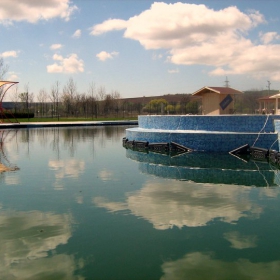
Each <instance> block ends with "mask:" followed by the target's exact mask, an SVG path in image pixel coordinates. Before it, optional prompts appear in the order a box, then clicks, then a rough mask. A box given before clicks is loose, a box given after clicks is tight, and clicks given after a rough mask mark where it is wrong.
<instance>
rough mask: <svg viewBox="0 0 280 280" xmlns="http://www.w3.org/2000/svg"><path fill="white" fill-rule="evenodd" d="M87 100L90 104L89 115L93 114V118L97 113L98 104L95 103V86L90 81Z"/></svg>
mask: <svg viewBox="0 0 280 280" xmlns="http://www.w3.org/2000/svg"><path fill="white" fill-rule="evenodd" d="M88 95H89V102H90V105H91V116H92V118H93V115H94V114H95V118H97V115H98V104H97V96H96V88H95V84H94V83H93V82H92V83H91V84H90V85H89V88H88Z"/></svg>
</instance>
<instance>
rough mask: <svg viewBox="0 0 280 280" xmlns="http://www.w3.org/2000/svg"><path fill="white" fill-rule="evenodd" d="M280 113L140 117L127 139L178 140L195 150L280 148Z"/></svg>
mask: <svg viewBox="0 0 280 280" xmlns="http://www.w3.org/2000/svg"><path fill="white" fill-rule="evenodd" d="M279 131H280V115H217V116H213V115H207V116H205V115H203V116H202V115H183V116H158V115H155V116H144V115H143V116H138V127H136V128H128V129H126V140H128V141H136V142H137V141H141V142H144V143H145V142H146V143H149V144H151V143H158V144H159V143H177V144H179V145H182V146H184V147H186V148H188V149H191V150H194V151H204V152H230V151H232V150H234V149H236V148H238V147H240V146H243V145H246V144H247V145H249V146H250V147H254V146H257V147H259V148H263V149H274V150H276V151H279V143H278V137H279V135H278V132H279Z"/></svg>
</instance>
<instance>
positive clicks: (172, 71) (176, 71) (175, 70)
mask: <svg viewBox="0 0 280 280" xmlns="http://www.w3.org/2000/svg"><path fill="white" fill-rule="evenodd" d="M179 72H180V71H179V69H170V70H168V73H169V74H177V73H179Z"/></svg>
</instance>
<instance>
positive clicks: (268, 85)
mask: <svg viewBox="0 0 280 280" xmlns="http://www.w3.org/2000/svg"><path fill="white" fill-rule="evenodd" d="M270 85H271V82H270V81H267V88H268V95H269V94H270Z"/></svg>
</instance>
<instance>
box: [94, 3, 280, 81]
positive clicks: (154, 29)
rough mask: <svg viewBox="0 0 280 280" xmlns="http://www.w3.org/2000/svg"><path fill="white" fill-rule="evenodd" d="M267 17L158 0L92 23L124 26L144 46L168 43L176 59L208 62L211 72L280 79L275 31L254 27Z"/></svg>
mask: <svg viewBox="0 0 280 280" xmlns="http://www.w3.org/2000/svg"><path fill="white" fill-rule="evenodd" d="M262 23H265V19H264V17H263V15H261V14H260V13H259V12H258V11H250V12H248V13H247V14H246V13H243V12H241V11H240V10H239V9H238V8H237V7H228V8H225V9H222V10H213V9H210V8H208V7H206V6H205V5H196V4H187V3H175V4H167V3H157V2H156V3H153V4H152V5H151V7H150V9H148V10H145V11H143V12H142V13H140V14H139V15H136V16H134V17H131V18H129V19H128V20H126V21H124V20H121V19H109V20H106V21H104V22H103V23H101V24H97V25H95V26H93V27H92V29H91V33H90V34H91V35H100V34H102V33H106V32H109V31H114V30H121V29H123V30H124V37H125V38H128V39H133V40H136V41H138V42H139V43H140V44H141V45H142V46H143V47H144V48H145V49H147V50H151V49H167V50H168V52H169V56H168V61H169V62H170V63H173V64H177V65H199V64H200V65H207V66H209V67H211V68H212V69H211V70H210V71H209V74H210V75H223V76H224V75H228V74H247V75H252V76H254V77H260V76H262V77H263V76H269V77H270V79H271V80H280V69H279V63H280V45H279V44H269V43H271V42H272V41H273V40H278V39H279V35H278V34H277V33H276V32H268V33H265V34H263V35H261V36H260V39H261V41H260V42H261V43H260V44H258V43H256V42H253V41H251V40H250V39H249V37H248V35H249V32H250V31H251V30H252V29H254V28H255V27H256V26H258V25H260V24H262Z"/></svg>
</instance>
